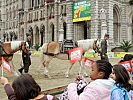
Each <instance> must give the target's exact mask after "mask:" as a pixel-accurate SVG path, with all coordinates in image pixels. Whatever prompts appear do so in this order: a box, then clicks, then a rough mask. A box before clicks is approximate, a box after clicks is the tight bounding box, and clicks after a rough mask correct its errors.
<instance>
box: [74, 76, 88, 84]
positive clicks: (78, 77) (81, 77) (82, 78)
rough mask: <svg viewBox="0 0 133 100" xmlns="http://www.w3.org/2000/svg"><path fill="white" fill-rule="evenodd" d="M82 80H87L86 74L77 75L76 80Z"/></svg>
mask: <svg viewBox="0 0 133 100" xmlns="http://www.w3.org/2000/svg"><path fill="white" fill-rule="evenodd" d="M80 80H84V81H86V79H85V78H84V76H81V75H77V77H76V80H75V82H76V83H78V82H79V81H80Z"/></svg>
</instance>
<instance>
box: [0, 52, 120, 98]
mask: <svg viewBox="0 0 133 100" xmlns="http://www.w3.org/2000/svg"><path fill="white" fill-rule="evenodd" d="M97 59H98V58H97ZM93 60H96V58H95V59H93ZM119 60H120V59H110V62H111V63H112V64H115V63H117V62H118V61H119ZM31 61H32V65H31V66H30V70H29V73H30V74H31V75H32V76H33V77H34V78H35V80H36V82H37V83H38V84H39V85H40V86H41V88H42V90H46V89H51V88H54V87H58V86H63V85H67V84H69V83H70V82H74V80H75V76H76V75H77V73H78V70H79V64H78V63H75V64H74V66H73V68H72V70H71V72H70V77H69V78H65V75H64V73H65V71H66V69H67V66H69V61H68V60H60V59H56V58H55V59H53V60H52V61H51V62H50V66H49V73H50V75H51V77H52V79H48V78H47V77H46V76H44V74H43V71H44V68H43V67H42V68H40V67H39V64H40V62H39V57H38V56H31ZM13 62H14V65H15V69H16V71H17V69H18V68H20V62H21V53H17V54H15V56H14V59H13ZM17 72H18V71H17ZM18 73H19V72H18ZM0 74H1V68H0ZM4 76H6V77H8V79H9V81H10V83H12V80H13V79H14V78H15V77H14V76H13V75H12V76H9V74H7V72H4ZM87 80H89V78H87ZM0 100H7V97H6V94H5V92H4V89H3V86H2V85H1V84H0Z"/></svg>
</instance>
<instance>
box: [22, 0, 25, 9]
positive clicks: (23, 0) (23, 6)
mask: <svg viewBox="0 0 133 100" xmlns="http://www.w3.org/2000/svg"><path fill="white" fill-rule="evenodd" d="M24 2H25V0H22V9H24V8H25V5H24Z"/></svg>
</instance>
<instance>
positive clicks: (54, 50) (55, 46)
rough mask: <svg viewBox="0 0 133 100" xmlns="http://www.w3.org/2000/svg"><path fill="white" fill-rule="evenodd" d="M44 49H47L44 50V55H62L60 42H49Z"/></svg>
mask: <svg viewBox="0 0 133 100" xmlns="http://www.w3.org/2000/svg"><path fill="white" fill-rule="evenodd" d="M44 47H45V48H43V49H44V50H43V51H44V54H47V55H56V54H59V53H60V44H59V43H58V42H54V41H52V42H49V43H47V44H46V46H44Z"/></svg>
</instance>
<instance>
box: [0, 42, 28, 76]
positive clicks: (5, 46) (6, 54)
mask: <svg viewBox="0 0 133 100" xmlns="http://www.w3.org/2000/svg"><path fill="white" fill-rule="evenodd" d="M19 50H22V51H24V52H25V53H29V45H28V43H27V42H25V41H11V42H4V43H2V45H1V52H0V65H1V64H2V57H3V58H4V59H5V60H6V61H7V62H8V63H9V64H10V66H12V67H13V66H14V65H13V62H12V59H13V55H14V53H15V52H17V51H19ZM15 73H16V71H15V70H14V74H15Z"/></svg>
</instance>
